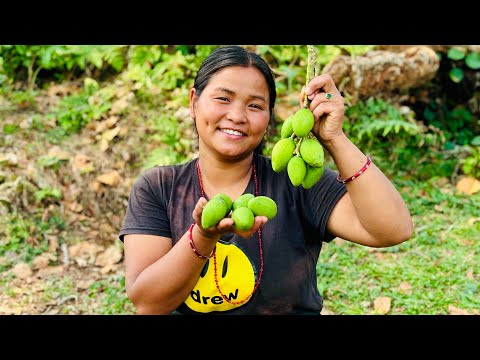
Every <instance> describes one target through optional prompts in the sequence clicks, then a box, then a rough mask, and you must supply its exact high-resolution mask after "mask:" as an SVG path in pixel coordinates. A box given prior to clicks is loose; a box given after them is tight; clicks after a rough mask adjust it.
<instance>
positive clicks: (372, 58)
mask: <svg viewBox="0 0 480 360" xmlns="http://www.w3.org/2000/svg"><path fill="white" fill-rule="evenodd" d="M439 65H440V61H439V58H438V56H437V54H436V52H435V51H434V50H433V49H431V48H429V47H427V46H412V47H409V48H407V49H405V50H404V51H401V52H392V51H384V50H375V51H369V52H368V53H366V54H365V55H363V56H357V57H350V56H338V57H336V58H335V59H333V60H332V61H331V62H330V63H328V64H327V65H325V67H324V68H323V70H322V73H329V74H330V76H332V78H333V80H334V81H335V84H337V86H338V89H339V90H340V91H341V92H343V93H344V95H346V94H348V95H351V96H352V101H353V102H356V101H357V100H358V99H361V98H368V97H370V96H373V95H379V94H388V93H392V92H398V90H402V89H409V88H414V87H418V86H420V85H423V84H424V83H426V82H427V81H429V80H431V79H432V78H433V77H434V76H435V75H436V73H437V70H438V68H439Z"/></svg>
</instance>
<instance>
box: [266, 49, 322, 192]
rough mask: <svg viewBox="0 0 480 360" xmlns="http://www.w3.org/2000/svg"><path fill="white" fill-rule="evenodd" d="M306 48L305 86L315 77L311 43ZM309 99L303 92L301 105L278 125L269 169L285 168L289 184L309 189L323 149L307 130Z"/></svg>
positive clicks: (311, 120)
mask: <svg viewBox="0 0 480 360" xmlns="http://www.w3.org/2000/svg"><path fill="white" fill-rule="evenodd" d="M307 47H308V61H307V74H306V79H305V80H306V82H305V86H306V85H307V84H308V83H309V82H310V80H312V79H313V78H314V77H315V65H316V55H315V49H314V47H313V46H312V45H307ZM310 102H311V101H310V100H309V99H308V96H307V95H305V97H304V101H303V106H302V108H301V109H300V110H298V111H297V112H295V114H293V115H291V116H289V117H288V118H287V119H286V120H285V121H284V123H283V124H282V130H281V139H280V140H279V141H278V142H277V143H276V144H275V145H274V147H273V149H272V168H273V171H275V172H277V173H279V172H282V171H284V170H287V173H288V177H289V179H290V181H291V183H292V184H293V186H300V185H301V186H302V187H303V188H305V189H310V188H311V187H312V186H313V185H315V184H316V183H317V182H318V181H319V180H320V178H321V177H322V175H323V171H324V152H323V147H322V145H321V144H320V142H319V141H318V140H317V138H316V137H315V136H314V135H313V134H312V133H311V131H312V129H313V125H314V122H315V119H314V116H313V113H312V111H311V110H310Z"/></svg>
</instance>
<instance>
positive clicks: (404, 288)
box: [398, 281, 412, 294]
mask: <svg viewBox="0 0 480 360" xmlns="http://www.w3.org/2000/svg"><path fill="white" fill-rule="evenodd" d="M398 289H399V290H400V291H401V292H403V293H404V294H410V293H411V292H412V285H410V283H408V282H406V281H402V282H401V283H400V285H398Z"/></svg>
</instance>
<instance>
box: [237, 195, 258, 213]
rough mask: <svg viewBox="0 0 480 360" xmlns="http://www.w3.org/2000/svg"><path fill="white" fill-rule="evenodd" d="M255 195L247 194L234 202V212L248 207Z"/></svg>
mask: <svg viewBox="0 0 480 360" xmlns="http://www.w3.org/2000/svg"><path fill="white" fill-rule="evenodd" d="M254 197H255V195H253V194H250V193H246V194H243V195H240V196H239V197H238V198H237V199H236V200H235V201H234V202H233V206H232V208H233V211H235V210H237V209H238V208H240V207H248V202H249V201H250V200H251V199H253V198H254Z"/></svg>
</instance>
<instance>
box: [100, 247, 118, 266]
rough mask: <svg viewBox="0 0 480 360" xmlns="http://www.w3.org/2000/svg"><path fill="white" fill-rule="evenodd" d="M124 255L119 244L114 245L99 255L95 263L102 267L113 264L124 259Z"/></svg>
mask: <svg viewBox="0 0 480 360" xmlns="http://www.w3.org/2000/svg"><path fill="white" fill-rule="evenodd" d="M122 256H123V254H122V252H121V251H120V249H119V248H118V247H117V246H115V245H112V246H110V247H109V248H108V249H107V250H105V251H104V252H102V253H100V254H98V255H97V259H96V261H95V265H96V266H100V267H105V266H107V265H113V264H116V263H118V262H119V261H120V260H122Z"/></svg>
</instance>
